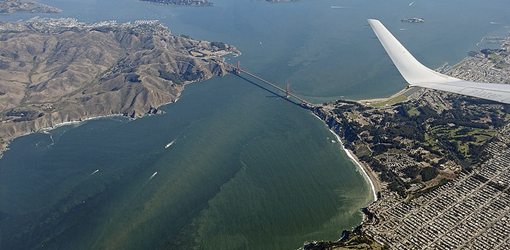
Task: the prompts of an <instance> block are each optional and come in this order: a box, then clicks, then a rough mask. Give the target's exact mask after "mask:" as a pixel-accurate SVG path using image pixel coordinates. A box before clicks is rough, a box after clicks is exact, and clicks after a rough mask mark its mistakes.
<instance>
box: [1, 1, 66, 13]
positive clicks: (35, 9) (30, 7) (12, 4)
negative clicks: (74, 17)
mask: <svg viewBox="0 0 510 250" xmlns="http://www.w3.org/2000/svg"><path fill="white" fill-rule="evenodd" d="M61 11H62V10H60V9H58V8H55V7H52V6H49V5H46V4H42V3H38V2H36V1H32V0H0V13H14V12H32V13H58V12H61Z"/></svg>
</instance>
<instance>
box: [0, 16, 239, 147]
mask: <svg viewBox="0 0 510 250" xmlns="http://www.w3.org/2000/svg"><path fill="white" fill-rule="evenodd" d="M237 53H239V52H238V50H237V49H236V48H234V47H232V46H230V45H228V44H225V43H222V42H207V41H199V40H194V39H191V38H189V37H186V36H179V35H173V34H171V32H170V31H169V30H168V29H167V28H166V27H164V26H163V25H162V24H160V23H159V22H158V21H136V22H134V23H122V24H117V23H116V22H114V21H109V22H100V23H95V24H86V23H82V22H78V21H77V20H75V19H71V18H66V19H41V18H34V19H30V20H28V21H24V22H15V23H3V24H0V150H1V151H4V150H5V149H6V147H7V145H8V143H9V142H10V141H11V140H12V139H14V138H16V137H19V136H21V135H25V134H28V133H32V132H36V131H39V130H41V129H43V128H49V127H54V126H56V125H59V124H61V123H64V122H71V121H82V120H85V119H90V118H95V117H101V116H109V115H124V116H129V117H132V118H136V117H140V116H143V115H145V114H148V113H157V112H158V107H160V106H161V105H163V104H166V103H172V102H175V101H177V99H178V98H179V96H180V94H181V92H182V91H183V89H184V86H186V85H187V84H189V83H192V82H197V81H202V80H206V79H209V78H211V77H213V76H222V75H224V74H226V73H227V71H226V64H225V62H224V59H223V57H224V56H225V55H229V54H237Z"/></svg>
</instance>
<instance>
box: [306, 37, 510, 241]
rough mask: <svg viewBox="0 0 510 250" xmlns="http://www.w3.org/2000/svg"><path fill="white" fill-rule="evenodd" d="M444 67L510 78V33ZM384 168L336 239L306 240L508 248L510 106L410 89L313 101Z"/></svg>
mask: <svg viewBox="0 0 510 250" xmlns="http://www.w3.org/2000/svg"><path fill="white" fill-rule="evenodd" d="M442 71H443V72H444V73H445V74H448V75H451V76H453V77H460V78H463V79H466V80H471V81H478V82H494V83H507V84H508V83H510V82H509V80H508V79H510V37H507V38H506V39H503V43H502V46H501V48H500V49H491V50H487V49H484V50H481V51H479V52H471V53H470V57H467V58H465V59H464V60H463V61H461V62H460V63H459V64H457V65H455V66H453V67H451V68H448V67H443V69H442ZM313 112H314V113H315V114H316V115H317V116H319V117H321V118H322V119H323V120H324V121H325V122H326V123H327V124H328V126H329V127H330V128H331V129H332V130H333V131H335V132H336V133H337V134H338V135H339V136H340V137H341V138H342V142H343V143H344V145H345V147H346V148H347V149H348V150H350V151H351V152H353V153H354V155H355V156H356V157H357V158H358V159H359V160H360V161H361V162H362V163H363V164H364V165H368V166H369V169H371V171H372V174H373V175H374V176H377V179H378V180H377V181H380V183H381V187H382V190H381V192H379V194H378V196H379V197H378V198H379V199H378V200H377V201H376V202H374V203H372V204H371V205H370V206H369V207H368V208H364V209H363V210H362V211H363V213H364V215H365V216H364V222H363V224H362V225H360V226H359V227H357V228H356V229H354V230H353V231H352V232H347V231H346V232H344V234H343V235H344V237H343V238H342V239H341V240H339V241H337V242H312V243H307V244H305V246H304V247H303V248H304V249H336V248H338V249H345V248H357V247H361V248H364V249H383V248H391V249H393V248H395V249H435V248H439V249H453V248H481V249H508V247H510V236H509V235H510V229H509V228H508V227H507V226H506V221H507V220H509V219H510V210H509V209H508V208H509V207H510V196H509V195H508V194H509V193H510V182H509V177H510V175H509V174H508V173H509V172H510V171H509V170H510V164H509V163H510V134H509V131H510V105H505V104H500V103H495V102H492V101H486V100H481V99H476V98H471V97H464V96H459V95H456V94H449V93H445V92H439V91H433V90H424V89H414V88H407V89H405V90H403V91H401V92H399V93H398V94H396V95H394V96H392V97H390V98H386V99H377V100H363V101H345V100H339V101H336V102H333V103H325V104H323V105H319V106H317V107H315V108H314V109H313Z"/></svg>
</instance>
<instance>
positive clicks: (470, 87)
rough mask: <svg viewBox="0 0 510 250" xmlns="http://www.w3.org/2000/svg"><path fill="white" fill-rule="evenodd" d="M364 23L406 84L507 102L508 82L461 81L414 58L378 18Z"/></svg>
mask: <svg viewBox="0 0 510 250" xmlns="http://www.w3.org/2000/svg"><path fill="white" fill-rule="evenodd" d="M368 23H369V24H370V27H372V29H373V30H374V32H375V34H376V36H377V38H378V39H379V41H380V42H381V44H382V45H383V47H384V49H385V50H386V52H387V53H388V55H389V56H390V58H391V60H392V61H393V64H395V66H396V67H397V69H398V71H399V72H400V74H401V75H402V76H403V77H404V79H405V80H406V81H407V82H408V83H409V85H411V86H417V87H422V88H430V89H436V90H442V91H446V92H451V93H456V94H461V95H466V96H473V97H478V98H482V99H487V100H492V101H496V102H501V103H507V104H510V84H498V83H477V82H471V81H464V80H461V79H458V78H455V77H451V76H447V75H444V74H441V73H438V72H436V71H433V70H431V69H429V68H427V67H426V66H425V65H423V64H421V63H420V62H419V61H418V60H416V58H414V56H413V55H411V53H409V51H407V49H406V48H405V47H404V46H403V45H402V44H401V43H400V42H399V41H398V40H397V39H396V38H395V37H394V36H393V35H392V34H391V33H390V32H389V31H388V29H386V27H384V25H383V24H382V23H381V22H380V21H379V20H375V19H369V20H368Z"/></svg>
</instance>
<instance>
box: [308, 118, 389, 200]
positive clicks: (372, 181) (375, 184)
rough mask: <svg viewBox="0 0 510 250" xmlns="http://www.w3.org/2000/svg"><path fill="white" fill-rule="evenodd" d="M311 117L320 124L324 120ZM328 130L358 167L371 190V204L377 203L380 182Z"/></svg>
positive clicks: (338, 137) (340, 140)
mask: <svg viewBox="0 0 510 250" xmlns="http://www.w3.org/2000/svg"><path fill="white" fill-rule="evenodd" d="M312 115H313V116H314V117H315V118H317V119H319V120H320V121H321V122H322V123H324V120H322V119H321V118H320V117H319V116H317V115H316V114H314V113H313V112H312ZM326 127H327V126H326ZM328 130H329V132H331V133H332V134H333V135H334V136H335V138H336V139H337V140H338V143H339V144H340V148H341V149H342V150H343V151H344V152H345V154H346V155H347V157H349V159H350V160H351V162H352V163H354V165H356V166H357V167H358V169H360V170H361V175H362V176H363V179H365V182H367V183H368V184H369V186H370V189H371V190H372V196H373V197H372V202H376V201H377V192H379V191H381V184H380V181H379V180H378V179H377V176H376V175H375V173H374V172H373V171H372V170H371V169H370V168H369V167H368V166H366V165H365V164H363V163H361V162H360V161H359V159H358V157H356V155H355V154H354V153H353V152H351V151H350V150H349V149H347V148H345V146H344V142H343V141H342V139H341V138H340V136H339V135H338V134H337V133H335V131H333V130H331V129H330V128H329V127H328Z"/></svg>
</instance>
